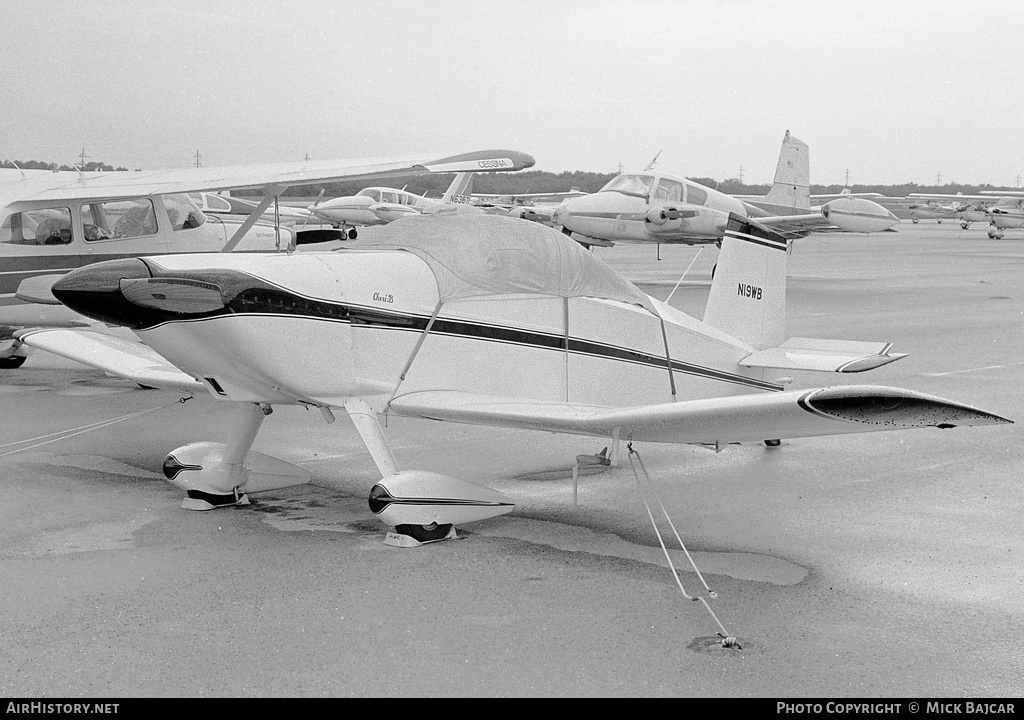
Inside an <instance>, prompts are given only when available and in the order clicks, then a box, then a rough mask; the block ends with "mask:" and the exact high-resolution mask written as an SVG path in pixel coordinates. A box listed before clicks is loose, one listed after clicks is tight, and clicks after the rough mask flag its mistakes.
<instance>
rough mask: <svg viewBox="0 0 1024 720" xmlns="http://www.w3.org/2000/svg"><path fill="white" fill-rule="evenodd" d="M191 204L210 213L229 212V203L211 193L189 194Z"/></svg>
mask: <svg viewBox="0 0 1024 720" xmlns="http://www.w3.org/2000/svg"><path fill="white" fill-rule="evenodd" d="M188 196H189V197H190V198H192V202H193V204H194V205H196V206H197V207H199V208H204V207H205V208H206V209H207V210H209V211H210V212H226V213H229V212H231V203H230V202H228V201H227V200H225V199H224V198H222V197H220V196H219V195H214V194H213V193H189V194H188Z"/></svg>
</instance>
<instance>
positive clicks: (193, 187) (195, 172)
mask: <svg viewBox="0 0 1024 720" xmlns="http://www.w3.org/2000/svg"><path fill="white" fill-rule="evenodd" d="M533 163H534V160H533V158H532V157H530V156H529V155H527V154H526V153H522V152H518V151H516V150H483V151H479V152H471V153H463V154H461V155H449V156H437V155H434V156H430V155H423V156H419V157H406V158H369V159H367V158H364V159H349V160H333V161H321V162H289V163H276V164H263V165H236V166H229V167H221V168H213V167H211V168H183V169H174V170H157V171H150V172H110V173H97V174H95V175H93V176H91V177H81V178H79V177H73V178H68V177H64V176H58V175H54V176H48V175H42V176H33V177H29V178H27V179H25V180H15V181H7V182H5V183H4V188H3V192H0V195H3V196H7V195H11V196H16V197H17V198H18V199H19V200H65V199H76V198H85V197H88V198H103V197H124V196H126V195H140V194H167V193H186V192H216V191H218V190H234V189H243V188H263V187H267V186H279V187H281V188H285V187H290V186H293V185H304V184H307V183H314V182H334V181H337V180H370V179H377V178H387V177H402V176H409V175H422V174H426V173H450V172H480V171H487V172H493V171H496V170H508V171H512V170H522V169H523V168H528V167H530V166H532V165H533Z"/></svg>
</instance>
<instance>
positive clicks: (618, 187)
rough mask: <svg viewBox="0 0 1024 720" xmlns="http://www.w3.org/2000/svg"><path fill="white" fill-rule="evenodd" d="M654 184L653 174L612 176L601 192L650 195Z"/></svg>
mask: <svg viewBox="0 0 1024 720" xmlns="http://www.w3.org/2000/svg"><path fill="white" fill-rule="evenodd" d="M653 184H654V176H653V175H619V176H618V177H614V178H612V179H611V180H610V181H609V182H608V184H607V185H605V186H604V187H603V188H601V192H608V191H615V192H620V193H626V194H627V195H643V196H645V197H646V196H648V195H650V193H651V185H653Z"/></svg>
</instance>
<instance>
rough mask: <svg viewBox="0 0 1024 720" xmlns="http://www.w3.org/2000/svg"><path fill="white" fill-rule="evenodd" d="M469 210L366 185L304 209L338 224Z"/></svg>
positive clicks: (373, 222)
mask: <svg viewBox="0 0 1024 720" xmlns="http://www.w3.org/2000/svg"><path fill="white" fill-rule="evenodd" d="M448 208H454V209H456V211H458V210H462V209H467V210H469V211H470V212H478V211H475V210H472V209H470V206H469V205H465V204H462V203H447V202H444V201H442V200H435V199H433V198H426V197H422V196H420V195H416V194H415V193H411V192H406V191H405V190H396V189H395V188H388V187H369V188H364V189H363V190H360V191H359V192H358V193H356V194H355V195H347V196H343V197H336V198H333V199H331V200H327V201H325V202H322V203H318V204H315V205H310V206H309V207H308V208H307V209H308V210H309V212H311V213H312V214H313V215H315V216H316V217H318V218H321V219H322V220H326V221H328V222H330V223H333V224H335V225H339V226H342V227H356V226H373V225H387V224H388V223H390V222H393V221H395V220H398V219H399V218H403V217H409V216H410V215H430V214H433V213H436V212H439V211H441V210H446V209H448Z"/></svg>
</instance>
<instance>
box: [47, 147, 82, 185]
mask: <svg viewBox="0 0 1024 720" xmlns="http://www.w3.org/2000/svg"><path fill="white" fill-rule="evenodd" d="M61 155H63V156H64V159H65V160H67V161H68V165H70V166H71V167H73V168H74V169H75V171H76V172H77V173H78V179H79V180H81V179H82V178H84V177H85V175H84V174H82V168H80V167H78V165H76V164H75V163H74V162H72V160H71V159H70V158H69V157H68V156H67V155H64V153H61ZM82 157H89V156H88V155H86V154H85V148H82ZM54 165H55V166H56V163H55V164H54Z"/></svg>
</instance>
